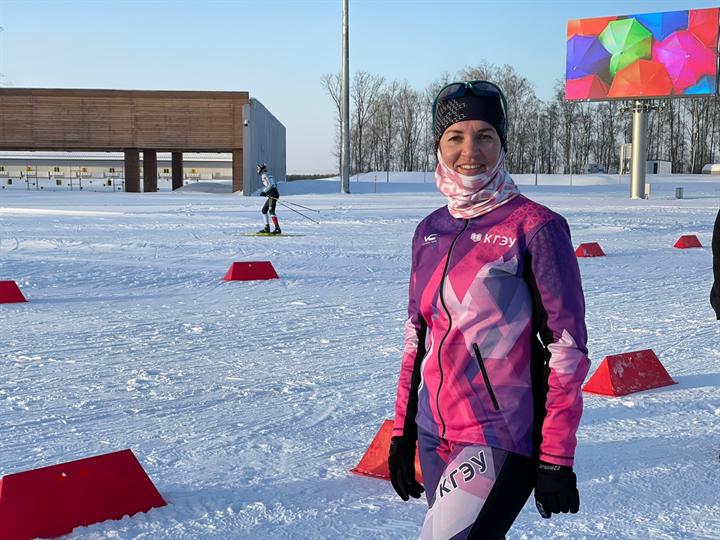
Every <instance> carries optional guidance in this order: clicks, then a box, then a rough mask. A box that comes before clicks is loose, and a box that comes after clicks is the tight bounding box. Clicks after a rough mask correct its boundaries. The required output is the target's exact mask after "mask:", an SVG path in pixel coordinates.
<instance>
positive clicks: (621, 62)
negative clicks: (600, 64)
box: [599, 19, 652, 76]
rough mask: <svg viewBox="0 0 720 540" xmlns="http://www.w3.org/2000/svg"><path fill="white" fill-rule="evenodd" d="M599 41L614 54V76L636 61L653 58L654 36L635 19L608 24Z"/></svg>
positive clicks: (612, 67) (612, 73)
mask: <svg viewBox="0 0 720 540" xmlns="http://www.w3.org/2000/svg"><path fill="white" fill-rule="evenodd" d="M599 39H600V42H601V43H602V44H603V46H604V47H605V48H606V49H607V50H608V51H610V53H612V58H611V59H610V74H611V75H613V76H615V74H616V73H617V72H618V71H620V70H621V69H623V68H626V67H627V66H629V65H630V64H632V63H633V62H635V61H636V60H640V59H647V60H649V59H650V57H651V56H652V34H651V33H650V31H649V30H648V29H647V28H645V27H644V26H643V25H642V24H640V23H639V22H637V20H635V19H622V20H619V21H612V22H610V23H608V25H607V28H606V29H605V30H603V31H602V33H601V34H600V38H599Z"/></svg>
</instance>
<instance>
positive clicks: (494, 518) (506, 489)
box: [418, 430, 536, 540]
mask: <svg viewBox="0 0 720 540" xmlns="http://www.w3.org/2000/svg"><path fill="white" fill-rule="evenodd" d="M418 450H419V457H420V467H421V469H422V474H423V480H424V482H425V494H426V496H427V501H428V506H429V508H428V511H427V514H426V515H425V522H424V523H423V528H422V532H421V534H420V538H421V539H422V540H425V539H433V540H446V539H451V538H452V539H453V540H455V539H457V540H460V539H466V538H470V539H476V540H502V539H504V538H505V533H507V531H508V530H509V529H510V527H511V526H512V524H513V522H514V521H515V518H517V516H518V514H519V513H520V511H521V510H522V508H523V506H524V505H525V502H526V501H527V500H528V497H530V493H531V492H532V490H533V487H534V485H535V474H536V473H535V471H536V463H535V460H534V459H533V458H529V457H526V456H522V455H520V454H515V453H513V452H508V451H506V450H499V449H497V448H491V447H490V446H484V445H470V444H465V443H454V442H452V441H448V440H446V439H441V438H439V437H437V436H436V435H433V434H430V433H427V432H425V431H423V430H418Z"/></svg>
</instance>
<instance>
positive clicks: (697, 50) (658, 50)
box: [652, 30, 717, 94]
mask: <svg viewBox="0 0 720 540" xmlns="http://www.w3.org/2000/svg"><path fill="white" fill-rule="evenodd" d="M652 58H653V60H656V61H658V62H661V63H662V64H664V65H665V67H666V68H667V71H668V74H669V75H670V80H672V83H673V88H674V90H675V93H676V94H682V93H683V90H685V89H686V88H687V87H688V86H692V85H694V84H695V83H697V82H698V80H699V79H700V78H701V77H703V76H705V75H713V74H714V73H715V71H716V69H717V54H716V53H713V52H712V51H711V50H710V49H708V48H707V47H705V46H704V45H703V44H702V43H701V42H700V41H699V40H698V38H696V37H695V35H694V34H693V33H692V32H690V31H688V30H679V31H677V32H674V33H672V34H670V35H669V36H668V37H667V38H666V39H665V40H663V41H657V42H655V44H654V45H653V54H652Z"/></svg>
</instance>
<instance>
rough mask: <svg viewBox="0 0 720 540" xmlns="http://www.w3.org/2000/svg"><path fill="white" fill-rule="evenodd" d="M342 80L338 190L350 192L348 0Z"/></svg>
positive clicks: (345, 7)
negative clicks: (339, 179)
mask: <svg viewBox="0 0 720 540" xmlns="http://www.w3.org/2000/svg"><path fill="white" fill-rule="evenodd" d="M342 25H343V27H342V81H341V83H340V85H341V90H340V93H341V94H342V98H341V99H342V105H341V106H342V122H341V123H342V126H341V130H340V131H341V135H340V136H341V139H342V148H341V150H340V164H341V168H342V171H340V174H341V176H342V179H341V182H340V192H341V193H350V51H349V49H350V47H349V40H348V38H349V34H350V31H349V30H348V0H343V15H342Z"/></svg>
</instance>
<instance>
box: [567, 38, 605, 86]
mask: <svg viewBox="0 0 720 540" xmlns="http://www.w3.org/2000/svg"><path fill="white" fill-rule="evenodd" d="M609 65H610V53H609V52H607V50H606V49H605V47H603V45H602V43H600V41H598V39H597V38H596V37H592V36H573V37H571V38H570V39H569V40H568V45H567V61H566V64H565V76H566V77H567V78H568V79H579V78H580V77H585V76H587V75H593V74H598V75H602V74H606V73H607V70H608V66H609Z"/></svg>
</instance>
